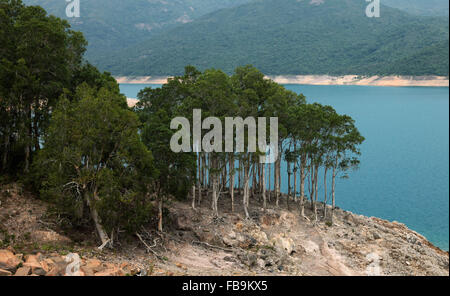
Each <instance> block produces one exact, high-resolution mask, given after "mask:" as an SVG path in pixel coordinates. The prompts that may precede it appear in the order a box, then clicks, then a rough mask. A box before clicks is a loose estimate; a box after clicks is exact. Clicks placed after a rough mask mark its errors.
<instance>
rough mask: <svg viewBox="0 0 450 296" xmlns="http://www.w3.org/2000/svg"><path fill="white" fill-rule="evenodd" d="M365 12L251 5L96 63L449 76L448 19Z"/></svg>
mask: <svg viewBox="0 0 450 296" xmlns="http://www.w3.org/2000/svg"><path fill="white" fill-rule="evenodd" d="M366 6H367V3H366V2H365V1H361V0H347V1H342V0H327V1H325V2H324V3H322V4H320V5H314V4H311V3H310V1H297V0H282V1H280V0H260V1H252V2H250V3H248V4H244V5H241V6H239V7H236V8H231V9H224V10H220V11H217V12H214V13H211V14H209V15H206V16H203V17H201V18H199V19H197V20H195V21H193V22H191V23H188V24H184V25H183V26H178V27H176V28H173V29H171V30H168V31H165V32H163V33H161V34H159V35H158V36H155V37H153V38H150V39H149V40H147V41H144V42H143V43H142V44H139V45H137V46H135V45H133V46H132V47H130V48H127V49H126V50H122V51H118V52H117V53H114V54H112V55H107V56H104V57H100V58H96V59H93V60H92V62H93V63H94V64H95V65H97V66H99V67H100V68H101V69H105V70H108V71H111V72H112V73H114V74H115V75H128V76H139V75H180V74H181V73H182V71H183V67H184V65H185V64H186V63H189V64H192V65H194V66H196V67H197V68H198V69H200V70H204V69H207V68H210V67H214V68H217V69H222V70H224V71H225V72H226V73H228V74H231V73H233V70H234V69H235V68H236V67H238V66H240V65H243V64H252V65H254V66H255V67H257V68H258V69H260V70H261V71H262V72H263V73H264V74H267V75H279V74H297V75H298V74H304V75H305V74H330V75H344V74H355V75H391V74H392V75H394V74H403V75H430V74H434V75H442V76H448V52H449V51H448V17H424V16H415V15H414V16H413V15H409V14H407V13H406V12H402V11H400V10H397V9H393V8H389V7H385V6H383V7H382V17H380V18H368V17H366V15H365V13H364V12H365V9H366ZM429 56H431V58H430V57H429ZM421 65H426V67H425V68H421Z"/></svg>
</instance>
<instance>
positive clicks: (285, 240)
mask: <svg viewBox="0 0 450 296" xmlns="http://www.w3.org/2000/svg"><path fill="white" fill-rule="evenodd" d="M270 242H271V243H272V245H273V246H274V247H275V249H276V250H277V252H278V253H280V254H288V255H291V254H292V253H293V252H294V251H295V243H294V241H293V240H292V238H290V237H286V236H284V235H282V234H277V235H276V236H274V237H273V238H272V239H271V240H270Z"/></svg>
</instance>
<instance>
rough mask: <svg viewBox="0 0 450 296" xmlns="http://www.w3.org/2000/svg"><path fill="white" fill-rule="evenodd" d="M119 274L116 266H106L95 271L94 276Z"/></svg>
mask: <svg viewBox="0 0 450 296" xmlns="http://www.w3.org/2000/svg"><path fill="white" fill-rule="evenodd" d="M118 275H120V273H119V269H118V268H117V267H115V268H108V269H105V270H103V271H99V272H96V273H95V276H118Z"/></svg>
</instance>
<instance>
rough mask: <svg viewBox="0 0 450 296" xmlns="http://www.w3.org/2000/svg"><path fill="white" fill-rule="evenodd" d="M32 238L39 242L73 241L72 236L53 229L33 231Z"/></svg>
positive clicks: (64, 242)
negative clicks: (69, 236)
mask: <svg viewBox="0 0 450 296" xmlns="http://www.w3.org/2000/svg"><path fill="white" fill-rule="evenodd" d="M31 240H33V241H36V242H39V243H57V244H70V243H71V242H72V241H71V240H70V238H68V237H65V236H63V235H60V234H58V233H56V232H55V231H53V230H49V231H47V230H46V231H44V230H37V231H34V232H33V233H31Z"/></svg>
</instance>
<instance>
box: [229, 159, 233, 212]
mask: <svg viewBox="0 0 450 296" xmlns="http://www.w3.org/2000/svg"><path fill="white" fill-rule="evenodd" d="M229 166H230V168H229V172H230V196H231V212H232V213H234V156H233V155H231V156H230V164H229Z"/></svg>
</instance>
